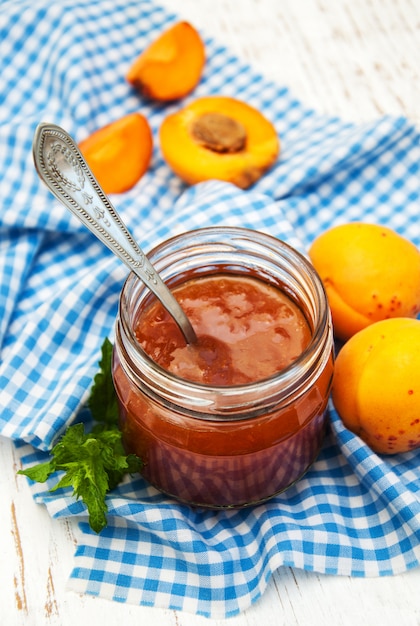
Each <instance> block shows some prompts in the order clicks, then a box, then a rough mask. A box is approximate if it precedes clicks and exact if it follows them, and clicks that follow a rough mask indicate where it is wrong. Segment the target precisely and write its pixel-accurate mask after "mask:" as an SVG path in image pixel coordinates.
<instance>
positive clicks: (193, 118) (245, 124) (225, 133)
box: [159, 96, 280, 189]
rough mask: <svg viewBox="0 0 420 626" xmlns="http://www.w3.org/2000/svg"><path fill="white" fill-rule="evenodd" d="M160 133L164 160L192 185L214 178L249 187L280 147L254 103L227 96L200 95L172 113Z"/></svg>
mask: <svg viewBox="0 0 420 626" xmlns="http://www.w3.org/2000/svg"><path fill="white" fill-rule="evenodd" d="M159 133H160V147H161V150H162V154H163V157H164V159H165V160H166V162H167V163H168V165H169V166H170V167H171V168H172V169H173V171H174V172H175V173H176V174H177V175H178V176H179V177H180V178H182V180H184V181H185V182H186V183H188V184H196V183H199V182H202V181H205V180H210V179H216V180H223V181H227V182H231V183H233V184H235V185H237V186H238V187H240V188H242V189H247V188H248V187H249V186H250V185H252V184H253V183H255V182H256V181H257V180H258V179H259V178H261V176H262V175H263V174H264V173H265V172H266V171H267V170H268V169H269V168H270V167H271V166H272V165H273V163H274V162H275V161H276V159H277V156H278V154H279V151H280V141H279V138H278V135H277V132H276V129H275V128H274V126H273V124H272V123H271V122H270V121H269V120H268V119H267V118H266V117H264V115H263V114H262V113H260V111H258V110H257V109H255V108H254V107H251V106H250V105H248V104H246V103H245V102H242V101H241V100H237V99H235V98H229V97H225V96H207V97H203V98H197V99H196V100H195V101H193V102H191V103H190V104H188V105H187V106H186V107H185V108H183V109H181V110H179V111H177V112H175V113H173V114H172V115H168V116H167V117H166V118H165V119H164V121H163V122H162V125H161V127H160V131H159Z"/></svg>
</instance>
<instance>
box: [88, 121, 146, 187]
mask: <svg viewBox="0 0 420 626" xmlns="http://www.w3.org/2000/svg"><path fill="white" fill-rule="evenodd" d="M79 149H80V151H81V153H82V154H83V156H84V157H85V159H86V161H87V163H88V165H89V167H90V168H91V170H92V172H93V175H94V176H95V177H96V179H97V181H98V183H99V184H100V185H101V187H102V189H103V190H104V192H105V193H122V192H124V191H128V189H131V188H132V187H133V186H134V185H135V184H136V183H137V182H138V181H139V180H140V178H141V177H142V176H143V174H144V173H145V172H146V171H147V169H148V167H149V165H150V160H151V158H152V152H153V137H152V131H151V129H150V126H149V123H148V121H147V119H146V118H145V117H144V115H141V114H140V113H129V114H128V115H125V116H124V117H122V118H120V119H119V120H116V121H115V122H111V123H110V124H107V125H106V126H103V127H102V128H99V129H98V130H96V131H95V132H93V133H92V134H91V135H89V137H87V138H86V139H84V140H83V141H81V142H80V143H79Z"/></svg>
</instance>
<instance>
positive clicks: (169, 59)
mask: <svg viewBox="0 0 420 626" xmlns="http://www.w3.org/2000/svg"><path fill="white" fill-rule="evenodd" d="M205 62H206V52H205V46H204V43H203V40H202V39H201V37H200V35H199V33H198V32H197V30H196V29H195V28H194V27H193V26H192V25H191V24H189V23H188V22H177V23H176V24H174V25H173V26H171V27H170V28H169V29H168V30H166V31H165V32H163V33H162V34H161V35H160V36H159V37H158V38H157V39H155V41H153V42H152V43H151V44H150V46H149V47H148V48H146V49H145V50H144V51H143V52H142V53H141V54H140V55H139V56H138V57H137V59H136V60H135V61H134V63H133V64H132V66H131V67H130V69H129V70H128V73H127V80H128V82H129V83H131V84H132V85H133V87H135V89H137V90H138V91H139V92H140V93H141V94H142V95H144V96H146V97H148V98H153V99H155V100H162V101H166V100H176V99H178V98H183V97H184V96H186V95H187V94H188V93H189V92H190V91H192V90H193V89H194V87H195V86H196V85H197V83H198V82H199V80H200V78H201V74H202V71H203V67H204V64H205Z"/></svg>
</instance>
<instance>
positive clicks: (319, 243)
mask: <svg viewBox="0 0 420 626" xmlns="http://www.w3.org/2000/svg"><path fill="white" fill-rule="evenodd" d="M309 257H310V259H311V261H312V263H313V265H314V267H315V269H316V270H317V271H318V274H319V275H320V277H321V280H322V281H323V283H324V286H325V290H326V292H327V296H328V300H329V304H330V307H331V313H332V318H333V325H334V332H335V335H336V337H338V338H339V339H342V340H344V341H345V340H347V339H348V338H349V337H351V336H352V335H354V334H355V333H356V332H358V331H359V330H361V329H362V328H366V326H368V325H369V324H372V323H374V322H378V321H380V320H383V319H388V318H392V317H416V316H417V314H418V312H419V311H420V251H419V250H418V249H417V248H416V246H415V245H414V244H413V243H412V242H410V241H409V240H408V239H406V238H404V237H402V236H401V235H399V234H398V233H396V232H395V231H393V230H392V229H390V228H387V227H385V226H380V225H378V224H367V223H363V222H352V223H349V224H342V225H341V226H335V227H333V228H331V229H329V230H327V231H326V232H324V233H323V234H321V235H320V236H319V237H318V238H317V239H315V241H314V242H313V244H312V246H311V247H310V249H309Z"/></svg>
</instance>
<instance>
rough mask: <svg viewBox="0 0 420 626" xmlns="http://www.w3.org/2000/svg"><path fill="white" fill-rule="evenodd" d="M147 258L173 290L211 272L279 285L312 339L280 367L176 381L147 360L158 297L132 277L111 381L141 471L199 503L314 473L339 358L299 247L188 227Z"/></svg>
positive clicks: (276, 488)
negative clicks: (142, 322) (144, 319)
mask: <svg viewBox="0 0 420 626" xmlns="http://www.w3.org/2000/svg"><path fill="white" fill-rule="evenodd" d="M149 258H150V260H151V262H152V263H153V265H154V266H155V268H156V269H157V271H158V272H159V273H160V274H161V276H162V278H163V279H164V280H165V282H166V283H167V284H168V285H169V286H170V287H171V288H173V287H176V286H177V285H180V284H183V283H184V282H185V281H187V280H189V279H191V278H194V279H200V278H201V277H205V276H214V275H215V274H216V275H217V274H223V275H226V274H229V275H231V276H240V277H242V276H252V277H254V278H258V279H259V280H261V281H264V282H265V283H268V284H271V285H273V286H275V287H277V288H278V289H279V290H281V291H283V292H284V293H285V294H286V295H287V296H288V297H289V298H290V299H291V300H292V301H293V302H294V303H295V304H296V305H297V306H298V307H299V309H300V310H301V311H302V313H303V315H304V317H305V319H306V321H307V323H308V325H309V328H310V331H311V338H310V341H309V345H308V346H307V347H306V348H305V349H304V350H303V352H302V353H301V354H300V355H299V356H298V357H297V358H296V360H295V361H293V362H292V363H291V364H290V365H289V366H287V367H285V368H284V369H282V370H281V371H279V372H277V373H275V374H274V375H272V376H270V377H268V378H265V379H263V380H258V381H255V382H251V383H245V384H240V385H233V386H209V385H206V384H202V383H199V382H191V381H188V380H185V379H183V378H180V377H178V376H176V375H175V374H172V373H170V372H169V371H167V370H165V369H163V368H162V367H161V366H159V365H158V364H157V363H156V362H155V361H153V360H152V359H151V358H150V357H149V356H148V355H147V353H146V352H145V351H144V350H143V348H142V346H141V345H140V344H139V342H138V341H137V339H136V334H135V328H136V324H137V323H138V320H139V318H140V316H141V313H142V311H143V312H144V310H145V309H146V308H147V307H148V306H149V305H150V303H151V302H152V301H153V300H154V296H153V295H152V294H151V293H150V291H149V289H148V288H147V287H146V286H145V285H144V284H143V283H142V282H141V281H140V280H139V279H138V278H137V277H135V276H134V275H133V274H131V275H130V276H129V277H128V279H127V281H126V283H125V285H124V287H123V289H122V292H121V297H120V305H119V314H118V318H117V321H116V336H115V346H114V358H113V377H114V384H115V389H116V392H117V396H118V403H119V411H120V427H121V430H122V433H123V441H124V445H125V447H126V450H127V451H128V452H134V453H136V454H137V455H139V456H140V457H141V458H142V459H143V461H144V463H145V465H144V469H143V475H144V477H145V478H146V479H147V480H148V481H149V482H150V483H151V484H152V485H154V486H155V487H157V488H158V489H159V490H161V491H162V492H164V493H166V494H168V495H170V496H173V497H174V498H177V499H178V500H181V501H183V502H186V503H188V504H191V505H197V506H205V507H211V508H230V507H235V508H238V507H243V506H248V505H253V504H257V503H260V502H263V501H265V500H267V499H269V498H271V497H272V496H274V495H276V494H278V493H280V492H282V491H284V490H285V489H287V488H288V487H289V486H290V485H292V484H293V483H295V482H296V481H297V480H298V479H299V478H300V477H301V476H302V475H303V474H304V473H305V472H306V471H307V469H308V468H309V467H310V466H311V464H312V463H313V461H314V460H315V458H316V457H317V455H318V453H319V450H320V448H321V445H322V441H323V438H324V433H325V428H326V419H327V418H326V409H327V403H328V396H329V392H330V386H331V382H332V375H333V361H334V355H333V335H332V323H331V316H330V311H329V307H328V304H327V299H326V295H325V292H324V289H323V286H322V283H321V281H320V279H319V277H318V275H317V273H316V272H315V270H314V269H313V267H312V265H311V264H310V263H309V262H308V261H307V260H306V258H305V257H303V256H302V255H301V254H300V253H298V252H297V251H296V250H294V249H293V248H291V247H290V246H288V245H287V244H285V243H284V242H282V241H280V240H277V239H275V238H273V237H271V236H269V235H266V234H263V233H260V232H255V231H251V230H248V229H244V228H230V227H210V228H203V229H199V230H196V231H191V232H188V233H185V234H182V235H179V236H176V237H173V238H172V239H169V240H168V241H166V242H164V243H162V244H161V245H159V246H157V247H156V248H155V249H154V250H153V251H152V252H151V253H150V255H149ZM256 358H258V355H256Z"/></svg>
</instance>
